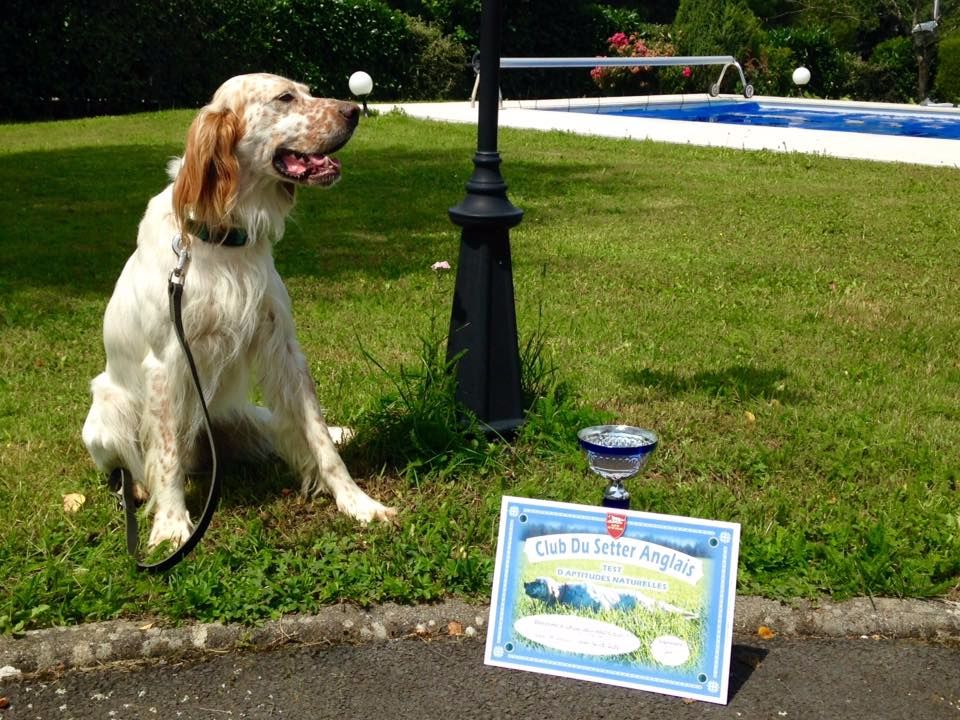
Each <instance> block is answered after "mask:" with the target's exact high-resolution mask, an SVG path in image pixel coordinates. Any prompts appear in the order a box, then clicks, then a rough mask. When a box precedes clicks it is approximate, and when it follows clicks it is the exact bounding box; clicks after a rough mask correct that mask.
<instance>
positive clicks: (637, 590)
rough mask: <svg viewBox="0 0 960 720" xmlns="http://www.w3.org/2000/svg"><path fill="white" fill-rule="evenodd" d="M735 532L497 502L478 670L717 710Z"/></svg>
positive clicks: (729, 622) (707, 523) (725, 659)
mask: <svg viewBox="0 0 960 720" xmlns="http://www.w3.org/2000/svg"><path fill="white" fill-rule="evenodd" d="M739 546H740V526H739V525H738V524H736V523H728V522H717V521H711V520H699V519H696V518H684V517H676V516H672V515H656V514H653V513H644V512H634V511H630V510H611V509H609V508H605V507H593V506H589V505H571V504H568V503H557V502H550V501H546V500H529V499H524V498H515V497H504V498H503V504H502V507H501V514H500V536H499V541H498V545H497V560H496V569H495V571H494V578H493V596H492V600H491V608H490V625H489V629H488V631H487V645H486V655H485V662H486V663H487V664H488V665H496V666H499V667H506V668H513V669H516V670H529V671H532V672H539V673H546V674H549V675H559V676H563V677H571V678H577V679H581V680H590V681H593V682H600V683H607V684H610V685H622V686H624V687H631V688H637V689H640V690H650V691H653V692H659V693H665V694H667V695H678V696H682V697H688V698H694V699H697V700H706V701H708V702H715V703H724V704H725V703H726V702H727V684H728V678H729V670H730V650H731V644H732V632H733V604H734V599H735V595H736V582H737V555H738V551H739Z"/></svg>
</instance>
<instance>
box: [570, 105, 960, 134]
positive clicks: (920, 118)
mask: <svg viewBox="0 0 960 720" xmlns="http://www.w3.org/2000/svg"><path fill="white" fill-rule="evenodd" d="M571 110H572V111H576V110H574V109H573V108H571ZM581 112H591V113H596V112H600V113H603V114H605V115H618V116H621V117H636V118H660V119H663V120H681V121H687V122H706V123H726V124H731V125H760V126H764V127H781V128H801V129H807V130H829V131H838V132H854V133H872V134H877V135H895V136H905V137H918V138H944V139H951V140H960V112H958V111H956V110H954V109H949V110H947V109H941V108H926V107H924V108H917V109H915V110H913V111H911V112H907V111H902V110H898V111H894V110H880V109H870V108H849V109H848V108H843V107H838V106H809V105H797V104H789V103H782V102H781V103H774V102H756V101H735V102H702V103H685V104H667V103H665V104H659V103H653V104H650V103H648V104H645V105H642V106H639V107H637V106H613V107H604V108H591V109H586V110H582V111H581Z"/></svg>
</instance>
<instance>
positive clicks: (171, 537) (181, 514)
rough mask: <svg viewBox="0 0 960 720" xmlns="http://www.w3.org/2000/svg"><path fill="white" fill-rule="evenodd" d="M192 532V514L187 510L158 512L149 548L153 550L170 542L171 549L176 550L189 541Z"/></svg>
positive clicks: (148, 544) (151, 532)
mask: <svg viewBox="0 0 960 720" xmlns="http://www.w3.org/2000/svg"><path fill="white" fill-rule="evenodd" d="M192 532H193V523H192V522H190V513H188V512H187V511H186V510H181V511H176V510H163V511H158V512H157V514H156V516H155V517H154V520H153V529H151V531H150V540H149V542H148V543H147V547H148V548H150V549H153V548H155V547H157V546H158V545H160V544H161V543H163V542H169V543H170V547H171V548H172V549H174V550H176V549H177V548H178V547H180V546H181V545H183V543H185V542H186V541H187V538H188V537H190V534H191V533H192Z"/></svg>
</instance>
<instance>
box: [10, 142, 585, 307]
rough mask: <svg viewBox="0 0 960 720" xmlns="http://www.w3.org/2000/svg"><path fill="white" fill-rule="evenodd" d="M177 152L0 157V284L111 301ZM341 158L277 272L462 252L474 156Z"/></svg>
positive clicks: (291, 225) (354, 268) (387, 271)
mask: <svg viewBox="0 0 960 720" xmlns="http://www.w3.org/2000/svg"><path fill="white" fill-rule="evenodd" d="M181 151H182V148H181V147H179V146H177V145H173V144H162V145H117V146H107V147H85V148H79V149H75V150H60V151H56V152H31V153H17V154H12V155H0V237H2V238H3V243H2V245H0V283H2V284H3V285H5V286H6V287H7V288H9V289H10V290H13V291H17V290H22V289H26V288H50V287H52V288H57V289H59V290H62V291H63V292H64V293H67V294H71V293H72V294H79V293H91V294H98V295H102V296H103V297H104V298H105V299H106V297H107V296H108V295H109V293H110V292H111V290H112V288H113V285H114V283H115V282H116V278H117V277H118V276H119V274H120V271H121V269H122V268H123V264H124V263H125V262H126V259H127V257H129V255H130V254H131V253H132V252H133V250H134V248H135V247H136V236H137V226H138V224H139V222H140V219H141V217H142V216H143V212H144V210H145V209H146V205H147V202H148V201H149V199H150V198H151V197H153V196H154V195H156V194H157V193H159V192H160V191H161V190H162V189H163V188H164V186H165V185H166V183H167V182H168V180H167V176H166V165H167V162H168V161H169V160H170V158H172V157H174V156H175V155H177V154H179V153H180V152H181ZM340 155H341V156H342V159H343V162H344V175H343V179H342V181H341V182H340V183H339V184H338V185H337V187H336V188H334V189H332V190H327V191H324V190H318V189H312V188H311V189H301V190H300V191H299V192H298V203H297V207H296V208H295V209H294V211H293V213H292V215H291V217H290V219H289V221H288V223H287V232H286V237H285V238H284V241H283V242H282V243H280V244H279V245H278V246H277V249H276V257H277V266H278V269H279V270H280V273H281V275H283V276H298V275H307V276H313V277H318V278H326V279H331V280H336V279H337V278H338V277H340V276H341V274H343V273H356V272H358V271H361V272H363V273H367V274H369V275H371V276H374V277H385V278H389V279H394V278H397V277H400V276H403V275H406V274H408V273H413V272H422V271H423V270H424V267H425V266H424V263H425V262H426V263H427V265H429V264H430V263H432V262H433V261H435V260H436V259H437V258H438V257H440V254H442V255H443V256H444V257H451V255H452V254H453V253H455V252H456V249H457V247H458V243H459V233H460V231H459V229H458V228H457V227H455V226H454V225H453V224H452V223H451V222H450V220H449V218H448V215H447V210H448V208H449V207H451V206H452V205H455V204H457V203H458V202H459V201H460V200H462V199H463V197H464V192H465V191H464V183H465V182H466V180H467V179H468V178H469V176H470V173H471V171H472V150H468V149H465V151H464V154H463V158H462V160H461V159H459V154H458V153H457V152H455V151H450V150H449V149H448V150H444V151H440V152H436V153H431V152H427V151H414V150H408V149H400V150H398V149H397V148H396V147H391V148H387V149H384V148H375V147H369V146H357V147H353V146H348V147H347V148H345V149H344V150H343V151H342V152H341V153H340ZM515 165H516V166H515V167H513V171H514V172H515V173H516V174H517V175H520V176H529V177H540V176H542V175H544V174H547V175H549V176H550V179H551V192H552V193H557V194H559V195H565V194H569V193H570V192H574V189H575V188H576V187H578V186H579V185H580V184H581V183H582V182H583V178H584V173H585V172H588V170H589V169H588V168H587V167H586V166H583V167H581V166H577V165H573V166H563V167H554V166H553V165H550V164H549V163H523V164H520V163H516V164H515ZM438 253H440V254H438ZM171 258H172V255H171ZM451 259H453V258H452V257H451Z"/></svg>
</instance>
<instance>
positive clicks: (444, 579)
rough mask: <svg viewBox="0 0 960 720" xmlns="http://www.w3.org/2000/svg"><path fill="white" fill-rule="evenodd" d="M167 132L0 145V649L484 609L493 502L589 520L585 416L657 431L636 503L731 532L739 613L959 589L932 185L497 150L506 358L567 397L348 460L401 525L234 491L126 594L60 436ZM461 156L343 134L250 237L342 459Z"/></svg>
mask: <svg viewBox="0 0 960 720" xmlns="http://www.w3.org/2000/svg"><path fill="white" fill-rule="evenodd" d="M191 116H192V113H190V112H169V113H159V114H146V115H139V116H132V117H124V118H100V119H92V120H82V121H74V122H60V123H43V124H32V125H2V126H0V326H2V332H3V342H2V343H0V567H2V568H3V576H4V577H3V580H4V581H3V583H2V587H0V632H2V631H7V632H10V631H17V630H20V629H24V628H29V627H42V626H48V625H55V624H62V623H73V622H79V621H83V620H95V619H105V618H112V617H118V616H127V617H129V616H151V617H156V618H160V619H166V620H171V621H180V620H186V619H191V618H198V619H202V620H228V621H244V622H255V621H258V620H261V619H263V618H266V617H275V616H276V615H278V614H280V613H284V612H292V611H310V610H312V609H315V608H317V607H318V606H320V605H324V604H329V603H337V602H343V601H351V602H357V603H361V604H366V603H373V602H379V601H387V600H393V601H398V602H417V601H430V600H435V599H438V598H442V597H444V596H448V595H461V596H467V597H474V598H484V597H486V596H487V595H488V593H489V584H490V579H491V575H492V557H493V551H494V543H495V538H496V526H497V517H496V514H497V512H498V509H499V506H500V496H501V495H502V494H505V493H509V494H514V495H529V496H537V497H544V498H549V499H556V500H564V501H574V502H585V503H591V504H592V503H595V502H596V501H597V500H598V499H599V495H600V491H601V483H600V481H599V480H597V479H596V478H593V477H590V476H589V475H588V473H587V470H586V463H585V461H584V460H583V458H582V457H581V456H580V454H579V451H578V449H577V446H576V440H575V433H576V430H577V429H578V426H579V425H580V424H581V423H582V422H585V421H586V420H587V419H589V417H590V415H591V413H592V414H593V415H594V416H596V417H604V418H607V419H615V420H616V421H620V422H625V423H631V424H638V425H643V426H646V427H650V428H653V429H655V430H656V431H657V432H658V433H659V434H660V436H661V445H660V448H659V449H658V451H657V453H656V454H655V455H654V457H653V459H652V460H651V462H650V464H649V465H648V468H647V471H646V472H645V473H644V475H643V477H642V479H635V480H633V481H630V483H629V487H630V489H631V490H632V492H633V496H634V507H635V508H636V509H643V510H649V511H653V512H665V513H677V514H683V515H692V516H698V517H706V518H714V519H722V520H729V521H735V522H739V523H741V524H742V526H743V535H742V545H741V554H740V574H739V592H741V593H749V594H760V595H765V596H768V597H785V598H790V597H818V596H824V595H827V596H832V597H835V598H843V597H849V596H853V595H863V594H870V595H883V596H915V597H930V596H947V595H950V594H951V593H952V594H953V595H954V596H956V595H957V593H958V587H960V585H958V582H960V491H958V489H957V481H958V474H960V471H958V468H960V320H958V308H960V282H958V278H960V203H957V202H956V201H955V199H956V198H957V197H960V174H958V172H957V171H954V170H947V169H931V168H926V167H913V166H906V165H891V164H880V163H865V162H854V161H845V160H837V159H828V158H820V157H814V156H808V155H782V154H773V153H765V152H761V153H756V152H737V151H732V150H717V149H706V148H693V147H682V146H674V145H659V144H652V143H638V142H629V141H618V140H607V139H591V138H583V137H576V136H571V135H563V134H557V133H533V132H520V131H511V130H502V131H501V133H500V148H501V152H502V154H503V158H504V165H503V173H504V176H505V178H506V180H507V182H508V184H509V185H510V191H509V193H510V198H511V200H512V201H513V202H514V203H515V204H516V205H518V206H519V207H521V208H522V209H523V210H524V211H525V213H526V215H525V218H524V221H523V223H522V224H521V225H520V226H518V227H517V228H516V229H515V230H514V231H513V232H512V234H511V240H512V246H513V261H514V282H515V286H516V297H517V315H518V323H519V326H520V335H521V341H522V342H525V341H526V340H527V339H529V338H533V337H538V338H539V339H540V340H541V341H542V342H543V351H544V355H545V357H546V358H547V360H548V362H549V363H551V364H552V365H553V366H554V367H555V369H556V376H557V377H558V378H559V379H561V380H562V381H564V382H565V383H566V385H567V387H568V388H569V389H570V390H572V392H573V393H574V396H573V397H575V401H574V400H571V399H570V397H571V396H569V395H567V396H564V395H562V394H561V393H553V394H551V395H549V396H548V398H547V399H546V400H544V401H542V402H541V403H540V404H539V405H538V406H537V410H536V412H535V414H534V415H533V416H532V417H531V420H530V422H529V423H528V425H527V427H526V429H525V431H524V432H523V434H522V435H521V437H520V439H519V440H518V441H517V442H516V443H515V444H514V445H512V446H502V445H494V446H490V447H484V446H483V445H479V446H478V447H476V448H473V454H472V456H471V454H470V452H467V453H464V452H451V453H450V454H449V455H448V454H446V453H436V454H434V455H432V456H429V457H426V456H425V457H417V456H416V454H415V453H414V454H413V455H410V454H409V453H408V454H406V455H404V456H403V457H402V458H401V460H400V461H399V462H391V461H390V458H389V452H387V453H386V456H384V454H383V453H382V452H381V453H379V454H377V455H372V454H370V453H369V452H367V451H366V450H365V449H364V448H370V447H372V446H373V445H375V444H376V443H375V442H373V443H372V444H370V443H368V444H367V445H363V446H361V447H359V448H357V449H355V450H354V451H353V452H352V453H348V458H349V463H350V466H351V467H352V468H353V469H354V472H355V474H356V475H357V476H358V479H359V480H360V482H361V484H362V485H364V487H366V488H367V489H368V490H369V492H370V493H371V494H372V495H374V496H375V497H377V498H378V499H382V500H385V501H387V502H389V503H391V504H393V505H395V506H397V507H398V508H400V509H401V514H400V518H399V522H398V524H397V525H396V526H395V527H380V526H376V527H369V528H361V527H359V526H357V525H356V524H354V523H353V522H351V521H350V520H348V519H346V518H343V517H341V516H339V515H337V514H336V512H335V511H334V509H332V508H331V506H330V503H329V502H327V501H323V500H321V501H316V502H312V503H305V502H303V501H301V500H300V499H299V498H298V497H297V496H296V495H295V494H294V495H290V494H289V493H286V492H285V491H284V489H285V488H287V487H292V488H295V487H298V485H299V483H298V482H297V481H296V480H295V479H294V478H293V477H292V476H291V474H290V473H289V472H288V471H287V470H286V469H285V468H284V467H282V466H280V465H279V464H269V465H267V466H264V467H242V468H234V469H231V470H230V471H229V472H228V473H227V476H226V488H225V497H224V500H223V503H222V505H221V508H220V512H219V513H218V515H217V516H216V518H215V520H214V523H213V525H212V527H211V529H210V531H209V532H208V534H207V536H206V538H205V539H204V541H203V543H202V545H201V547H200V548H199V550H198V551H197V552H196V553H195V554H194V555H192V556H191V557H190V558H189V560H188V561H186V562H185V563H183V564H182V565H181V566H179V567H178V568H176V569H175V570H173V571H172V572H170V573H169V574H167V575H163V576H159V577H153V576H143V575H139V574H137V573H136V572H135V571H134V570H133V569H132V568H131V563H130V560H129V558H128V557H126V555H125V552H124V537H123V520H122V517H121V514H120V513H119V512H118V511H117V509H116V506H115V503H114V501H113V499H112V498H111V497H110V495H109V493H108V491H107V489H106V487H105V484H104V481H103V478H102V477H101V476H100V475H99V474H98V472H97V471H96V469H95V468H94V466H93V464H92V462H91V461H90V460H89V458H88V457H87V455H86V451H85V449H84V447H83V445H82V443H81V440H80V428H81V426H82V424H83V419H84V417H85V414H86V410H87V407H88V390H87V387H88V383H89V380H90V379H91V378H92V377H93V376H94V375H96V374H97V373H98V372H100V371H101V369H102V366H103V361H104V357H103V350H102V346H101V340H100V332H101V318H102V313H103V310H104V308H105V305H106V301H107V298H108V296H109V294H110V292H111V290H112V287H113V283H114V281H115V279H116V277H117V275H118V274H119V272H120V269H121V267H122V265H123V263H124V261H125V259H126V257H127V256H128V255H129V253H130V252H131V250H132V248H133V246H134V239H135V235H136V226H137V223H138V221H139V218H140V216H141V214H142V212H143V210H144V207H145V204H146V201H147V199H148V198H149V197H150V196H151V195H152V194H154V193H156V192H158V191H159V190H160V189H161V188H162V187H163V185H164V184H165V182H166V178H165V174H164V168H165V165H166V162H167V160H168V159H169V158H170V157H171V156H173V155H175V154H177V153H179V152H180V150H181V147H182V141H183V138H184V136H185V133H186V128H187V125H188V124H189V121H190V118H191ZM474 145H475V134H474V130H473V129H472V128H469V127H465V126H464V127H461V126H447V125H441V124H430V123H425V122H420V121H415V120H412V119H409V118H405V117H401V116H396V115H389V116H384V117H379V118H373V119H369V120H366V121H365V122H364V123H363V124H362V126H361V128H360V129H359V131H358V132H357V135H356V137H355V139H354V140H353V141H352V142H351V143H350V145H348V146H347V147H346V148H345V149H344V150H343V151H341V153H340V154H339V157H340V158H341V159H342V161H343V164H344V177H343V180H342V182H341V183H340V184H339V185H338V186H337V187H336V188H334V189H332V190H330V191H325V192H324V191H313V192H311V191H305V192H302V193H301V194H300V201H299V205H298V207H297V209H296V210H295V214H294V216H293V219H292V221H291V222H290V223H289V224H288V231H287V235H286V238H285V239H284V240H283V242H282V243H280V244H279V245H278V247H277V248H276V256H277V265H278V267H279V269H280V272H281V274H282V275H284V277H285V278H286V280H287V284H288V287H289V289H290V293H291V296H292V298H293V302H294V312H295V317H296V320H297V323H298V329H299V333H300V338H301V341H302V345H303V347H304V349H305V351H306V353H307V356H308V358H309V360H310V362H311V367H312V370H313V373H314V375H315V377H316V380H317V385H318V387H319V389H320V397H321V402H322V403H323V404H324V405H325V406H326V407H327V409H328V418H329V420H330V421H331V422H333V423H336V424H343V423H354V424H358V425H360V426H361V428H362V429H364V430H365V431H366V433H367V438H368V439H369V438H370V437H371V436H374V439H375V436H376V434H377V431H378V424H377V423H376V422H371V421H370V417H371V415H370V414H369V412H370V410H371V408H375V407H377V406H378V404H382V403H383V398H384V397H385V396H387V395H389V394H390V393H395V391H396V386H395V384H396V382H397V378H398V376H399V373H400V369H401V367H404V368H408V369H412V370H416V368H417V367H418V366H419V364H420V363H422V361H423V359H424V357H425V355H427V354H428V353H425V352H424V351H423V346H424V344H425V343H426V344H427V345H429V344H430V343H431V342H435V341H437V340H442V338H443V337H444V335H445V332H446V324H447V322H448V318H449V311H450V302H451V297H452V291H453V275H452V274H451V273H447V274H441V275H438V274H436V273H434V272H432V271H431V270H430V269H429V268H430V265H431V263H433V262H435V261H438V260H449V261H450V262H451V263H452V264H454V265H455V264H456V261H457V248H458V243H459V234H458V230H457V229H456V228H455V227H454V226H453V225H451V224H450V222H449V220H448V219H447V213H446V211H447V208H448V207H449V206H451V205H454V204H455V203H457V202H458V201H459V200H460V199H461V198H462V197H463V192H464V191H463V185H464V182H465V181H466V180H467V178H468V176H469V174H470V172H471V170H472V165H471V162H470V160H471V158H472V154H473V149H474ZM171 258H172V255H171ZM538 327H540V328H541V330H540V334H539V335H537V328H538ZM441 351H442V347H441ZM374 360H375V362H373V361H374ZM378 364H379V365H380V366H382V368H384V369H386V372H384V370H383V369H381V367H378V366H377V365H378ZM393 443H394V441H393V440H391V442H390V443H388V445H392V444H393ZM381 450H382V448H381ZM388 450H389V448H388ZM468 450H469V448H468ZM465 457H473V461H472V462H465V461H464V458H465ZM74 492H76V493H82V494H84V495H85V496H86V503H85V505H84V506H83V507H82V509H81V510H80V511H79V512H77V513H75V514H67V513H65V512H64V510H63V507H62V496H63V495H64V494H65V493H74Z"/></svg>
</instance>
